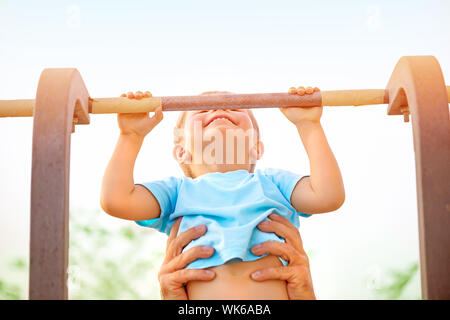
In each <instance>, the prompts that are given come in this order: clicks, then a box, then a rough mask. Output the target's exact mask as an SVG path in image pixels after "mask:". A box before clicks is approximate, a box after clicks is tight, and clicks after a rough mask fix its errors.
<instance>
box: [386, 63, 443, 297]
mask: <svg viewBox="0 0 450 320" xmlns="http://www.w3.org/2000/svg"><path fill="white" fill-rule="evenodd" d="M387 90H388V93H389V107H388V114H389V115H397V114H403V115H404V116H405V120H406V119H407V118H408V117H409V114H411V118H412V120H411V122H412V130H413V139H414V151H415V158H416V183H417V204H418V214H419V247H420V270H421V281H422V296H423V298H424V299H450V118H449V110H448V97H447V88H446V86H445V82H444V77H443V75H442V71H441V68H440V66H439V62H438V61H437V60H436V58H434V57H433V56H413V57H402V58H401V59H400V60H399V62H398V63H397V65H396V67H395V69H394V72H393V73H392V76H391V78H390V80H389V83H388V85H387ZM393 161H395V159H393Z"/></svg>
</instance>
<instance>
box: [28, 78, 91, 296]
mask: <svg viewBox="0 0 450 320" xmlns="http://www.w3.org/2000/svg"><path fill="white" fill-rule="evenodd" d="M88 111H89V94H88V91H87V89H86V87H85V85H84V83H83V80H82V79H81V76H80V74H79V72H78V71H77V70H76V69H45V70H44V71H43V72H42V74H41V77H40V79H39V85H38V90H37V93H36V106H35V109H34V115H33V117H34V123H33V150H32V173H31V223H30V279H29V280H30V282H29V284H30V286H29V298H30V299H67V298H68V292H67V264H68V245H69V243H68V241H69V230H68V227H69V174H70V136H71V133H72V132H74V128H75V127H74V124H75V123H77V124H87V123H89V112H88ZM74 120H75V121H74Z"/></svg>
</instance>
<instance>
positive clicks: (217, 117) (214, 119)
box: [205, 114, 236, 127]
mask: <svg viewBox="0 0 450 320" xmlns="http://www.w3.org/2000/svg"><path fill="white" fill-rule="evenodd" d="M214 122H225V123H231V124H233V125H236V124H235V123H234V122H233V121H232V120H231V119H230V118H229V117H228V116H226V115H223V114H218V115H215V116H213V117H212V118H211V119H209V121H208V123H207V124H206V126H205V127H207V126H209V125H210V124H212V123H214Z"/></svg>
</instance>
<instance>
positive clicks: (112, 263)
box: [0, 210, 165, 300]
mask: <svg viewBox="0 0 450 320" xmlns="http://www.w3.org/2000/svg"><path fill="white" fill-rule="evenodd" d="M102 218H104V221H101V220H102ZM105 221H106V222H107V224H108V226H105V225H106V223H105ZM69 234H70V244H69V269H68V273H69V281H68V287H69V298H70V299H160V295H159V284H158V281H157V274H158V271H159V267H160V265H161V262H162V259H163V256H164V249H165V241H163V242H162V245H161V244H160V242H161V241H159V242H158V241H155V239H157V238H158V236H157V235H156V231H154V230H150V229H148V228H142V227H139V226H137V225H136V224H134V223H133V222H132V221H126V222H125V221H121V220H119V219H117V220H115V219H114V220H111V218H109V217H108V216H106V214H105V213H103V212H101V211H100V210H90V211H87V210H76V211H75V212H71V213H70V233H69ZM163 240H164V239H163ZM5 261H6V263H5ZM0 267H2V271H0V300H6V299H8V300H19V299H20V300H21V299H27V298H28V292H27V291H28V256H26V257H3V259H1V263H0ZM5 275H7V276H5Z"/></svg>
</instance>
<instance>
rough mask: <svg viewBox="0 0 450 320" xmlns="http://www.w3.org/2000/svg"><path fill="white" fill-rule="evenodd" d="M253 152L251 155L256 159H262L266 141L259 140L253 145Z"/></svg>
mask: <svg viewBox="0 0 450 320" xmlns="http://www.w3.org/2000/svg"><path fill="white" fill-rule="evenodd" d="M250 152H251V157H252V158H253V159H254V160H255V161H256V160H259V159H261V157H262V156H263V154H264V143H262V141H261V140H258V141H257V142H256V143H255V145H254V146H253V148H252V150H251V151H250Z"/></svg>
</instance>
